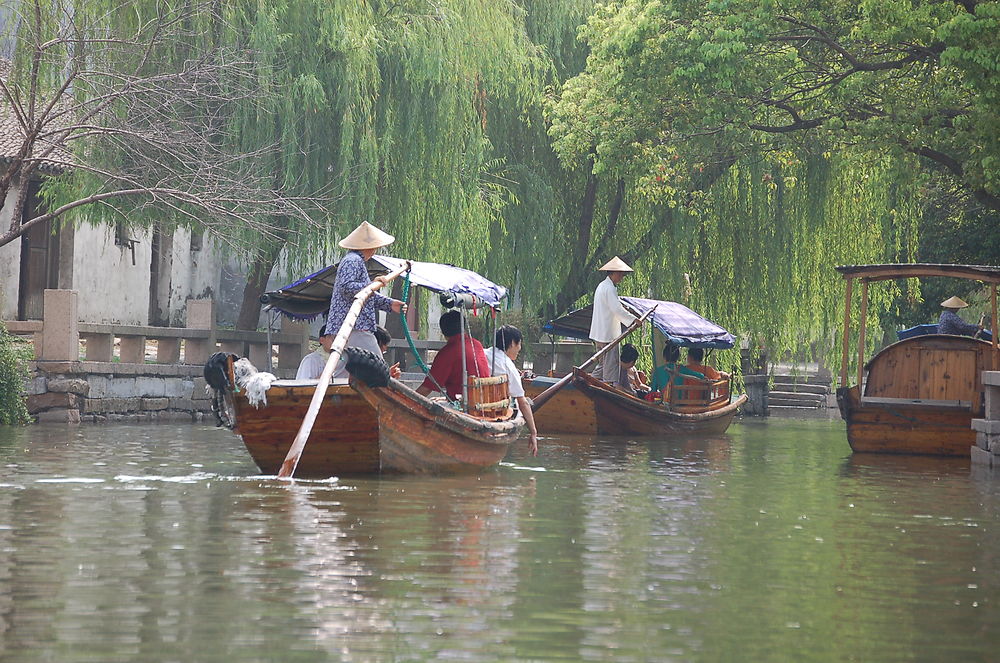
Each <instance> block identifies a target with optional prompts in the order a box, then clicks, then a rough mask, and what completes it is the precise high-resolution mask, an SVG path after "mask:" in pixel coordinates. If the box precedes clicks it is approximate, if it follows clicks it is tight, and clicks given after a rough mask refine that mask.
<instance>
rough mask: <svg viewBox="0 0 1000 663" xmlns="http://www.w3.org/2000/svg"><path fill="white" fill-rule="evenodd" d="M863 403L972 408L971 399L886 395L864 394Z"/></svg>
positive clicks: (955, 408) (956, 408) (958, 408)
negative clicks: (934, 398)
mask: <svg viewBox="0 0 1000 663" xmlns="http://www.w3.org/2000/svg"><path fill="white" fill-rule="evenodd" d="M861 405H924V406H928V407H941V408H949V409H953V410H971V409H972V402H971V401H958V400H933V399H929V398H887V397H884V396H862V397H861Z"/></svg>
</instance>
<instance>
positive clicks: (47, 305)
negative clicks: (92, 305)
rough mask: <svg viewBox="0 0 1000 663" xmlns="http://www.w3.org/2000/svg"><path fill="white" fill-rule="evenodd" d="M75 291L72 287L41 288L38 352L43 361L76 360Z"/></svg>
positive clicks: (76, 312)
mask: <svg viewBox="0 0 1000 663" xmlns="http://www.w3.org/2000/svg"><path fill="white" fill-rule="evenodd" d="M78 309H79V294H78V293H77V291H76V290H45V294H44V295H43V300H42V318H43V320H44V325H45V326H44V327H43V328H42V356H41V359H43V360H45V361H79V359H80V319H79V314H78Z"/></svg>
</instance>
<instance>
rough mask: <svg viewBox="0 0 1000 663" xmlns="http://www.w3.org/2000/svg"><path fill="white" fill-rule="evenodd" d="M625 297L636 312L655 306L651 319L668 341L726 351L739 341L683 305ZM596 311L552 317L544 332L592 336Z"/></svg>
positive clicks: (640, 312) (555, 334)
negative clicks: (592, 321)
mask: <svg viewBox="0 0 1000 663" xmlns="http://www.w3.org/2000/svg"><path fill="white" fill-rule="evenodd" d="M621 300H622V303H623V304H624V305H625V307H626V308H628V309H629V310H631V311H632V312H633V313H635V314H636V315H642V314H643V313H645V312H646V311H648V310H650V309H655V311H654V312H653V315H652V316H651V317H650V322H651V323H652V325H653V327H654V328H655V329H656V330H657V331H659V332H660V333H661V334H663V336H664V337H665V338H666V340H667V341H669V342H670V343H673V344H674V345H679V346H682V347H687V348H713V349H720V350H725V349H729V348H731V347H733V345H734V343H735V339H734V338H733V335H732V334H730V333H729V332H728V331H726V330H725V329H723V328H722V327H720V326H719V325H717V324H715V323H714V322H712V321H711V320H708V319H706V318H703V317H701V316H700V315H698V314H697V313H695V312H694V311H692V310H691V309H689V308H688V307H687V306H684V305H683V304H678V303H677V302H664V301H660V300H657V299H643V298H641V297H622V298H621ZM593 311H594V307H593V305H588V306H584V307H583V308H578V309H576V310H574V311H570V312H569V313H567V314H565V315H561V316H559V317H558V318H556V319H555V320H550V321H549V322H548V323H546V324H545V326H543V327H542V331H544V332H547V333H549V334H552V335H554V336H566V337H569V338H579V339H584V340H586V339H588V338H590V319H591V317H592V316H593Z"/></svg>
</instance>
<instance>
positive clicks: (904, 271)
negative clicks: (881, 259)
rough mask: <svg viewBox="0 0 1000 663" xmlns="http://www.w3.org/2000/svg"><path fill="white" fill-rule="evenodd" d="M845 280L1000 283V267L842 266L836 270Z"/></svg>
mask: <svg viewBox="0 0 1000 663" xmlns="http://www.w3.org/2000/svg"><path fill="white" fill-rule="evenodd" d="M835 269H836V270H837V271H838V272H840V273H841V274H843V276H844V278H845V279H852V278H858V277H861V276H863V277H864V278H867V279H870V280H872V281H883V280H886V279H911V278H921V277H927V276H946V277H949V278H958V279H970V280H973V281H983V282H985V283H1000V267H994V266H991V265H948V264H930V263H908V264H897V265H841V266H838V267H836V268H835Z"/></svg>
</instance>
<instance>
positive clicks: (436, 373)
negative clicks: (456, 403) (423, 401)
mask: <svg viewBox="0 0 1000 663" xmlns="http://www.w3.org/2000/svg"><path fill="white" fill-rule="evenodd" d="M441 333H442V334H444V336H445V338H447V339H448V340H447V342H446V343H445V344H444V347H443V348H441V349H440V350H438V353H437V355H435V357H434V361H433V362H432V363H431V370H430V375H428V376H427V378H426V379H425V380H424V381H423V383H422V384H421V385H420V386H419V387H417V393H418V394H422V395H424V396H427V395H428V394H430V393H431V392H433V391H440V389H444V390H445V391H446V392H447V394H446V395H447V396H448V398H452V399H454V398H457V397H459V396H461V395H462V385H463V380H464V377H463V371H462V344H463V342H462V341H463V339H464V345H465V373H466V374H468V375H470V376H476V377H481V378H482V377H489V375H490V365H489V363H488V362H487V361H486V353H485V352H484V351H483V344H482V343H480V342H479V341H477V340H476V339H474V338H472V337H471V336H469V335H468V334H462V314H461V313H459V312H458V311H448V312H447V313H445V314H444V315H442V316H441ZM432 378H433V379H432ZM435 381H436V382H435ZM438 385H440V388H439V387H438Z"/></svg>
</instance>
